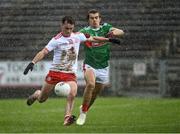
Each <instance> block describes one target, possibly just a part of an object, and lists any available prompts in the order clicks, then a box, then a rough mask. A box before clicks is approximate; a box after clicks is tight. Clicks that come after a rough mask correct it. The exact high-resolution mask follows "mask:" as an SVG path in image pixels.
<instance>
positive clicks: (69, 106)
mask: <svg viewBox="0 0 180 134" xmlns="http://www.w3.org/2000/svg"><path fill="white" fill-rule="evenodd" d="M67 83H68V84H69V85H70V87H71V92H70V94H69V95H68V97H67V103H66V108H65V116H64V125H66V126H67V125H71V124H72V123H74V121H75V118H76V117H75V116H74V115H72V111H73V107H74V101H75V96H76V94H77V84H76V82H75V81H70V82H67Z"/></svg>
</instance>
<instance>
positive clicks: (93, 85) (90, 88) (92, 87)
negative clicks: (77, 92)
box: [86, 82, 95, 90]
mask: <svg viewBox="0 0 180 134" xmlns="http://www.w3.org/2000/svg"><path fill="white" fill-rule="evenodd" d="M86 87H87V88H88V89H89V90H93V89H94V88H95V83H93V82H88V83H87V84H86Z"/></svg>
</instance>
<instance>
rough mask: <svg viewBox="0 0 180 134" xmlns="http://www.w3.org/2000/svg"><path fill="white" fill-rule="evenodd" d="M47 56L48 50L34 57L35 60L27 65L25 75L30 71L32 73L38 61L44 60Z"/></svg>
mask: <svg viewBox="0 0 180 134" xmlns="http://www.w3.org/2000/svg"><path fill="white" fill-rule="evenodd" d="M46 54H48V51H47V50H46V49H43V50H41V51H40V52H38V53H37V54H36V56H35V57H34V59H33V60H32V61H31V62H30V63H29V64H28V65H27V67H26V68H25V70H24V75H26V74H28V72H29V70H31V71H32V70H33V67H34V65H35V64H36V63H37V62H38V61H40V60H42V59H43V58H44V57H45V55H46Z"/></svg>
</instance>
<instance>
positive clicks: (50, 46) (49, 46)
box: [45, 38, 58, 52]
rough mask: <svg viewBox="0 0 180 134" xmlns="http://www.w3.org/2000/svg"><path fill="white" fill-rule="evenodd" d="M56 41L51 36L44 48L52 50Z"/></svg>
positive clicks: (55, 45)
mask: <svg viewBox="0 0 180 134" xmlns="http://www.w3.org/2000/svg"><path fill="white" fill-rule="evenodd" d="M57 44H58V43H57V41H56V40H55V39H54V38H52V39H51V40H50V41H49V43H48V44H47V45H46V46H45V48H46V49H47V50H48V51H49V52H50V51H52V50H54V49H55V48H56V47H57Z"/></svg>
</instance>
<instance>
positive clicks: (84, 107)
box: [82, 104, 89, 112]
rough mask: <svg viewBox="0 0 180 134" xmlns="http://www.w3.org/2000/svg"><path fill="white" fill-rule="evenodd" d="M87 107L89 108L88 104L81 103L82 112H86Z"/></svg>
mask: <svg viewBox="0 0 180 134" xmlns="http://www.w3.org/2000/svg"><path fill="white" fill-rule="evenodd" d="M88 108H89V106H88V105H87V104H83V105H82V111H83V112H87V111H88Z"/></svg>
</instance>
